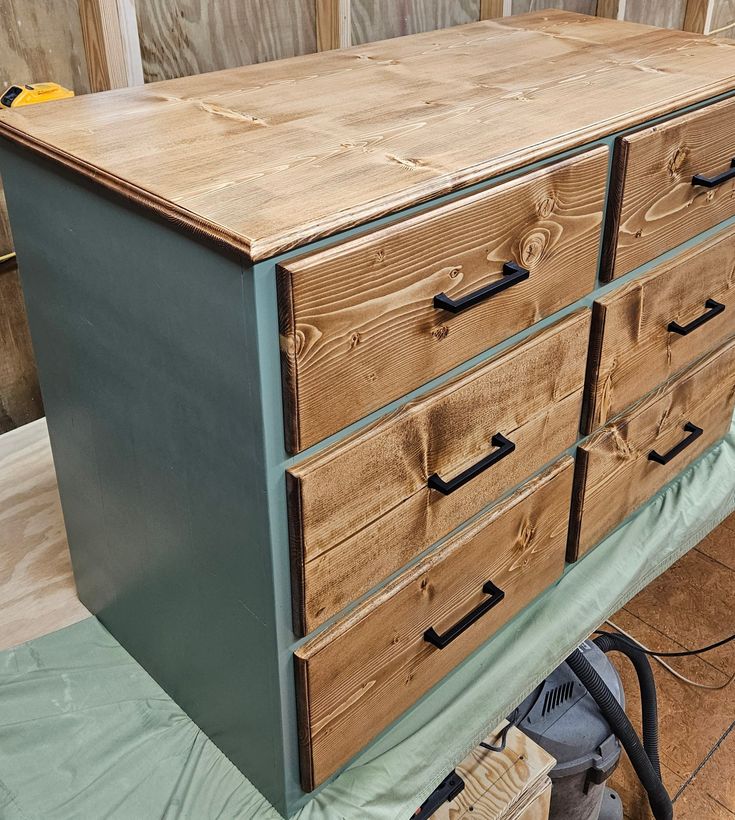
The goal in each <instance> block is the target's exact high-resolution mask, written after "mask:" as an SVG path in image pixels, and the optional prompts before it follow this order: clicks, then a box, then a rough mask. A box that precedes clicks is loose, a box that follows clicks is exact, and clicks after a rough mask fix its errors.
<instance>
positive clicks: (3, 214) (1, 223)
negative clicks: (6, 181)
mask: <svg viewBox="0 0 735 820" xmlns="http://www.w3.org/2000/svg"><path fill="white" fill-rule="evenodd" d="M12 250H13V238H12V236H11V235H10V223H9V222H8V212H7V210H6V207H5V193H4V191H3V181H2V179H0V257H2V256H5V254H7V253H10V252H11V251H12Z"/></svg>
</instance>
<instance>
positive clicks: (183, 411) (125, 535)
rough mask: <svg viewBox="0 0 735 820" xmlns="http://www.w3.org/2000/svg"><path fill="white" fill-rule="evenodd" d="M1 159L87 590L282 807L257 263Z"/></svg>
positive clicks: (57, 176)
mask: <svg viewBox="0 0 735 820" xmlns="http://www.w3.org/2000/svg"><path fill="white" fill-rule="evenodd" d="M0 169H1V172H2V176H3V180H4V183H5V187H6V190H7V194H8V200H9V202H10V211H11V218H12V221H13V231H14V236H15V240H16V245H17V249H18V256H19V259H20V261H21V269H22V279H23V287H24V291H25V298H26V301H27V306H28V313H29V320H30V324H31V328H32V336H33V343H34V347H35V352H36V356H37V358H38V362H39V368H40V371H41V381H42V390H43V395H44V400H45V403H46V408H47V413H48V424H49V431H50V436H51V442H52V447H53V453H54V461H55V464H56V469H57V473H58V480H59V489H60V493H61V498H62V506H63V511H64V519H65V522H66V527H67V531H68V535H69V543H70V546H71V552H72V561H73V565H74V572H75V576H76V580H77V585H78V589H79V595H80V597H81V599H82V601H83V602H84V603H85V604H86V605H87V606H88V607H89V609H90V610H91V611H92V612H94V613H95V614H96V615H98V617H99V618H100V620H101V621H102V623H103V624H104V625H105V626H107V627H108V628H109V630H110V631H111V632H112V633H113V634H114V635H115V636H116V637H117V638H118V639H119V640H120V642H121V643H122V644H123V645H124V646H125V647H126V648H128V649H129V651H130V652H131V654H133V655H134V656H135V658H136V659H137V660H138V661H139V662H140V663H141V665H142V666H143V667H145V668H146V669H147V670H149V671H150V673H151V674H152V675H153V677H154V678H156V680H158V682H159V683H161V684H162V685H163V687H164V688H165V689H166V690H167V692H168V693H169V694H170V695H171V696H172V697H173V698H174V700H176V701H177V702H178V703H179V704H180V705H181V706H182V707H183V708H184V709H185V710H186V711H187V712H188V714H189V715H190V716H191V717H192V718H193V719H194V720H195V722H197V723H198V724H199V725H200V726H201V727H202V728H203V729H204V731H205V732H206V733H207V734H208V735H209V736H210V737H211V738H212V739H213V740H214V741H215V742H216V743H217V745H219V746H220V748H221V749H222V750H223V751H224V752H225V753H226V754H227V755H228V757H229V758H230V759H231V760H232V761H233V763H235V764H236V765H237V766H238V767H239V768H240V769H242V770H243V771H245V772H247V775H248V777H249V778H250V779H251V780H252V782H253V783H254V784H255V785H256V786H257V787H258V788H259V789H260V790H261V791H262V792H263V794H264V795H266V796H267V797H268V798H269V799H270V800H271V802H272V803H273V804H274V805H275V806H276V808H278V809H279V810H280V811H281V812H283V813H286V812H287V811H288V806H287V798H286V786H285V779H286V778H288V777H289V775H290V779H291V783H292V786H291V791H292V797H293V795H294V794H295V792H294V791H293V790H294V789H295V787H296V784H297V779H298V772H297V771H292V772H287V766H286V765H285V764H284V745H285V744H284V738H283V732H282V726H283V721H282V715H281V698H282V690H283V688H284V687H283V685H282V681H281V680H280V676H281V673H282V672H283V670H282V669H280V668H279V666H280V665H279V658H278V652H277V647H278V645H279V640H278V638H277V636H276V629H277V626H276V613H275V609H276V603H275V597H274V588H273V577H274V573H273V567H272V561H271V547H270V532H269V519H268V512H267V510H268V505H267V499H266V492H267V490H266V487H265V484H264V476H265V467H264V443H263V418H262V414H261V409H260V408H261V402H260V401H259V400H258V391H259V385H260V374H259V372H258V368H259V361H258V353H257V339H256V336H257V327H256V321H255V298H254V295H253V289H254V284H255V280H254V277H253V276H252V275H251V271H250V269H249V268H243V266H242V263H241V262H240V261H239V260H237V259H235V258H228V257H227V256H225V255H223V254H222V253H218V252H217V251H215V250H214V249H212V248H211V247H208V246H206V245H204V244H201V243H199V242H197V241H196V240H195V239H193V238H192V237H191V235H190V234H186V233H183V232H181V231H180V230H178V229H177V227H176V226H175V225H173V224H171V223H167V222H165V221H163V220H157V219H153V218H151V217H149V216H146V215H145V214H144V213H143V212H142V211H140V210H136V209H134V208H133V207H129V206H127V205H126V204H125V203H124V202H123V201H122V200H120V199H118V198H114V197H111V196H108V195H106V194H104V193H103V191H102V189H101V188H94V187H92V186H91V185H90V184H88V183H86V182H84V181H83V180H82V179H80V178H79V177H75V176H72V175H69V174H67V173H65V172H64V171H61V170H59V169H58V168H53V167H52V166H50V165H48V164H47V163H45V162H39V161H38V159H35V158H31V157H29V156H28V155H26V154H24V153H23V152H22V151H20V150H18V149H15V148H10V147H9V146H8V145H7V144H5V143H3V144H2V145H0ZM273 343H274V344H276V345H277V338H276V339H274V340H273ZM285 547H286V545H284V548H285ZM288 618H290V613H286V614H285V617H284V620H286V619H288ZM280 643H283V641H281V642H280ZM286 688H287V689H288V686H286ZM294 731H295V730H294ZM292 744H293V745H295V738H294V739H293V740H292ZM294 757H295V756H294Z"/></svg>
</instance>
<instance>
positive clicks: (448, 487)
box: [427, 433, 516, 495]
mask: <svg viewBox="0 0 735 820" xmlns="http://www.w3.org/2000/svg"><path fill="white" fill-rule="evenodd" d="M490 443H491V444H492V445H493V447H497V448H498V449H497V450H493V452H492V453H490V455H487V456H485V458H483V459H481V460H480V461H478V462H477V463H476V464H473V465H472V466H471V467H468V468H467V469H466V470H465V471H464V472H463V473H460V474H459V475H458V476H455V477H454V478H452V479H450V480H449V481H445V480H444V479H443V478H441V477H440V476H439V475H437V473H433V474H432V475H430V476H429V480H428V482H427V484H428V486H429V488H430V489H432V490H436V491H437V492H440V493H441V494H442V495H449V494H450V493H453V492H454V491H455V490H458V489H459V488H460V487H462V486H464V485H465V484H466V483H467V482H468V481H471V480H472V479H473V478H474V477H475V476H478V475H480V473H482V472H484V471H485V470H487V468H488V467H492V466H493V464H497V463H498V462H499V461H500V460H501V459H503V458H505V457H506V456H509V455H510V454H511V453H512V452H513V450H515V448H516V446H515V444H514V443H513V442H512V441H510V439H507V438H506V437H505V436H504V435H503V434H502V433H496V434H495V435H494V436H493V437H492V439H491V440H490Z"/></svg>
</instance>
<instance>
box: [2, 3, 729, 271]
mask: <svg viewBox="0 0 735 820" xmlns="http://www.w3.org/2000/svg"><path fill="white" fill-rule="evenodd" d="M524 23H525V28H523V27H522V26H523V25H524ZM566 24H569V25H572V26H577V27H582V28H584V27H585V26H589V27H590V30H591V31H592V32H596V31H604V30H605V24H604V23H600V18H589V17H585V16H584V15H574V14H571V13H566V12H552V11H548V12H544V13H541V12H537V13H532V14H530V15H528V16H526V17H525V18H508V19H506V20H501V21H499V22H493V23H490V22H481V23H473V24H470V25H469V26H464V27H458V29H454V30H451V29H450V30H447V31H448V32H449V33H448V34H443V33H438V34H436V33H431V35H430V36H427V35H414V36H413V38H414V39H413V40H412V44H413V43H414V42H417V43H418V42H420V43H422V44H423V43H424V42H427V43H430V44H432V43H433V42H434V41H435V40H436V41H439V42H440V43H441V44H442V45H443V44H445V43H447V42H449V43H450V46H451V47H452V48H454V47H456V44H455V43H453V42H452V40H451V39H450V38H458V37H460V36H462V37H465V40H466V39H467V38H468V37H471V32H475V31H477V32H481V33H482V34H484V35H485V34H487V32H488V31H492V32H493V33H494V34H496V35H497V36H496V37H495V39H498V38H500V39H501V40H508V39H513V38H514V37H515V38H517V37H524V38H526V39H529V40H531V41H532V43H534V44H536V43H538V44H542V45H544V46H546V45H548V41H549V39H551V40H552V41H554V42H559V43H564V44H565V45H569V44H570V43H576V44H577V47H578V52H581V53H582V54H584V53H585V52H590V53H592V55H593V61H592V62H591V63H590V64H589V67H590V71H589V72H588V74H589V76H592V77H594V78H596V79H597V78H598V75H600V73H601V72H602V73H605V72H608V73H609V72H611V71H616V70H617V71H630V70H632V71H640V72H641V80H640V82H639V83H638V85H639V87H641V88H642V87H643V86H645V84H646V83H649V84H650V83H652V82H655V83H659V82H660V83H664V82H666V73H667V72H666V71H659V70H658V69H656V68H655V67H653V68H652V71H651V73H653V74H654V75H655V74H656V72H657V71H659V73H660V75H661V77H662V79H661V80H658V79H655V80H651V78H650V77H648V76H644V75H645V71H646V70H647V69H642V67H641V66H642V64H643V63H645V60H646V59H649V58H646V57H645V56H644V57H641V56H640V50H643V51H644V54H645V50H646V49H649V50H650V49H653V48H658V49H659V52H660V51H661V50H662V49H663V54H662V53H657V54H656V57H658V58H659V59H660V58H661V57H662V56H663V55H664V54H665V55H666V56H668V57H672V56H675V57H676V59H678V60H681V59H682V58H681V57H680V56H679V55H678V54H677V52H679V51H682V49H683V48H684V47H685V46H688V47H691V48H693V49H695V50H697V51H698V52H699V53H700V54H701V53H703V52H702V51H701V49H702V48H706V49H713V48H717V49H727V47H728V46H729V45H730V44H728V43H723V42H720V41H712V40H705V39H704V38H700V37H698V36H696V35H691V34H683V33H680V32H676V33H675V32H671V31H668V32H661V31H660V30H657V29H655V28H653V27H647V26H639V25H638V24H632V23H616V24H615V25H616V26H618V28H617V29H616V33H618V34H622V33H623V32H624V33H625V36H624V37H621V38H620V39H619V41H618V42H616V44H615V47H613V46H610V45H609V44H608V43H607V42H606V41H602V42H601V43H600V42H596V41H594V40H591V39H585V37H584V36H575V35H574V34H572V35H569V34H568V33H566V32H564V31H560V30H557V28H555V27H559V26H563V25H566ZM499 29H503V31H502V34H499V33H498V30H499ZM421 38H423V39H421ZM409 39H410V38H409ZM478 39H479V38H478ZM482 39H483V40H484V39H487V38H486V37H483V38H482ZM491 39H493V38H491ZM471 42H472V43H474V42H475V40H471ZM463 44H466V43H465V42H464V41H463ZM579 44H582V45H579ZM399 47H400V45H399V46H396V45H395V42H391V41H385V42H383V43H380V44H376V45H374V46H372V47H370V48H363V47H356V48H354V49H352V50H350V51H348V52H338V53H337V54H342V55H343V56H344V55H345V54H347V55H349V56H356V57H357V58H360V57H362V56H363V54H367V55H368V57H369V55H370V54H372V53H373V52H375V53H377V54H381V53H382V52H387V53H388V55H390V54H391V53H393V52H392V51H391V50H395V49H396V48H399ZM621 49H631V50H632V53H630V54H627V55H626V56H625V57H618V56H617V55H618V53H619V51H620V50H621ZM636 49H639V51H638V53H636V51H635V50H636ZM427 53H429V54H430V56H434V52H432V49H429V50H428V52H427ZM458 53H459V52H458ZM324 54H325V55H330V54H331V56H327V57H324V56H319V58H318V59H315V58H314V56H313V55H307V56H305V57H297V58H292V59H291V60H288V61H284V65H285V67H286V68H287V69H288V68H291V67H293V66H299V65H303V66H311V65H322V64H324V63H325V62H326V64H328V61H329V60H334V59H339V58H338V57H335V55H334V53H330V52H325V53H324ZM422 54H423V52H422ZM401 56H402V55H401ZM572 56H573V57H575V58H576V57H577V54H576V53H575V54H573V55H572ZM650 59H654V58H650ZM705 59H707V60H709V55H705ZM565 60H566V61H567V62H568V63H570V65H569V72H570V73H571V72H573V71H574V70H575V69H576V71H577V73H578V72H579V71H580V70H581V71H584V70H585V66H584V65H583V66H582V67H581V68H580V67H578V66H576V65H574V63H573V60H572V57H571V56H570V54H568V53H565V54H563V55H562V56H561V57H560V58H559V61H560V62H562V63H564V61H565ZM595 60H596V61H595ZM299 61H301V62H299ZM367 61H368V60H361V62H367ZM375 62H380V61H379V60H376V61H375ZM537 62H539V63H542V64H543V68H545V69H547V70H548V65H549V59H548V56H547V58H546V59H541V60H538V61H537ZM554 62H555V61H554V60H551V63H554ZM286 64H287V65H286ZM264 65H266V66H267V65H268V64H264ZM565 65H566V63H565ZM677 65H678V64H677ZM690 65H691V64H690ZM700 65H701V63H700ZM695 68H696V64H695ZM539 70H540V69H539ZM238 71H240V73H239V74H238ZM268 71H269V69H267V68H266V69H263V68H262V67H261V68H259V67H253V70H234V71H225V72H219V73H218V75H217V76H218V77H219V80H220V82H223V83H224V82H225V81H226V80H229V79H230V78H235V77H239V76H243V77H245V76H247V77H253V78H255V77H258V76H266V78H267V77H268ZM337 73H338V74H344V73H345V72H343V71H341V72H337ZM333 75H334V76H336V74H335V73H334V72H333ZM203 76H204V77H207V76H208V75H203ZM375 76H376V75H374V74H373V75H370V77H371V78H373V79H375ZM377 76H378V77H380V76H381V75H377ZM542 76H543V75H542ZM571 76H572V77H574V74H573V73H572V74H571ZM686 77H687V78H689V77H690V75H686ZM563 79H564V75H562V76H561V77H560V78H559V81H558V82H559V84H560V85H562V84H563ZM296 80H297V81H298V80H299V78H298V77H297V78H296ZM213 81H214V80H212V79H211V78H210V79H205V80H200V81H199V84H198V85H195V86H194V90H196V88H197V87H200V86H202V85H203V86H204V88H203V91H204V93H206V83H208V82H213ZM734 81H735V72H733V73H732V74H729V75H726V76H724V77H721V78H720V79H718V80H715V81H702V80H700V79H699V76H698V75H694V79H689V81H688V83H684V87H685V90H683V91H680V90H679V87H678V86H677V87H676V89H675V93H673V94H672V92H671V91H665V93H664V94H663V95H661V94H660V93H658V94H657V91H658V87H657V86H651V90H650V91H646V92H645V93H646V94H648V96H647V97H645V98H644V100H643V101H642V102H640V103H639V105H638V106H637V107H633V108H632V109H626V110H623V111H621V112H620V113H619V114H616V115H615V116H612V117H610V118H608V119H607V120H603V121H601V120H599V119H597V120H595V121H594V122H592V123H591V124H590V122H589V120H590V117H587V118H586V119H583V120H582V121H581V124H580V125H579V126H578V127H577V128H576V130H575V129H572V130H571V131H569V132H568V133H567V134H566V135H563V136H562V137H559V135H558V132H557V131H553V130H549V131H548V132H547V133H548V134H553V136H543V135H542V136H541V137H539V138H538V139H537V140H536V141H535V142H531V143H530V144H529V145H527V146H524V147H522V148H513V147H509V148H507V149H501V150H504V153H501V154H499V155H498V156H496V157H495V158H494V159H492V160H487V159H480V160H479V161H477V162H470V164H469V165H461V166H460V165H456V164H451V163H450V164H449V165H448V166H447V167H448V169H449V170H447V171H446V172H444V173H443V174H442V175H440V176H437V177H432V178H430V179H429V180H428V181H426V182H422V183H420V184H415V185H412V186H410V187H405V186H404V187H402V188H397V189H393V190H391V192H390V193H386V194H377V195H376V196H373V197H372V198H369V199H367V200H366V199H365V198H364V197H363V198H362V199H360V200H359V201H357V200H355V201H353V202H351V203H345V205H344V206H343V207H342V208H341V210H337V211H336V213H335V212H334V211H332V212H331V213H330V214H320V215H319V216H315V217H314V219H313V220H311V221H309V219H306V221H301V222H299V223H298V226H296V227H284V228H281V229H276V228H274V229H273V231H272V232H271V233H270V234H268V232H267V231H266V232H264V233H263V234H262V235H261V234H259V232H258V231H250V230H248V229H247V227H244V228H242V229H240V228H235V227H232V226H229V227H228V226H227V225H225V224H224V222H223V221H221V220H219V219H213V218H211V215H210V216H205V215H204V211H206V210H207V209H206V208H202V212H201V213H198V212H197V209H196V208H193V207H187V205H186V197H185V196H179V197H177V196H174V195H171V194H169V195H166V194H164V193H163V192H161V193H157V192H156V189H155V186H152V185H150V184H148V183H146V182H143V181H142V180H141V182H140V184H138V183H132V182H130V181H123V180H121V179H120V177H119V175H118V174H117V173H116V172H113V171H108V170H106V169H105V168H103V167H101V166H100V164H99V163H97V164H95V162H93V161H88V160H85V159H83V158H82V156H81V153H83V152H79V153H80V156H78V157H77V156H75V155H73V153H72V152H70V151H66V150H65V149H64V148H63V147H62V146H60V145H57V146H56V147H54V146H53V144H52V143H53V140H51V139H45V138H44V137H43V135H38V136H35V137H31V136H30V131H33V128H30V131H29V133H28V134H27V135H26V136H25V137H24V136H23V135H22V133H21V132H22V131H23V130H24V129H23V127H22V124H23V123H24V122H30V121H31V120H33V121H35V117H34V116H32V115H30V114H25V115H24V117H25V118H26V119H25V120H24V119H23V118H21V119H18V120H17V121H16V122H18V123H21V125H15V124H11V122H9V121H8V120H7V118H5V117H3V118H0V133H1V132H4V136H5V137H6V138H9V139H11V140H15V141H17V142H20V143H22V144H23V145H24V146H25V148H27V149H31V150H33V151H35V152H36V153H41V154H45V155H48V156H50V157H51V158H52V159H54V160H55V161H56V162H60V163H61V164H65V165H68V166H72V167H74V168H75V170H76V171H78V172H79V173H81V174H83V175H86V176H88V177H91V178H92V179H94V180H96V181H97V182H98V183H101V184H103V185H104V186H106V187H108V188H112V189H113V190H117V192H118V193H121V194H123V195H124V196H127V197H128V198H130V199H133V200H135V201H137V202H139V203H141V204H144V203H145V202H146V201H147V200H150V201H149V202H148V204H149V205H150V207H151V208H152V209H153V210H154V211H156V212H160V213H163V214H164V215H166V216H168V217H169V218H174V219H175V220H176V221H177V222H178V224H181V225H182V226H188V227H189V228H192V229H194V231H195V233H199V234H202V235H209V236H210V237H211V238H213V239H215V240H216V241H219V242H224V243H225V244H228V245H230V246H231V247H233V248H235V249H236V250H237V251H239V252H241V253H244V254H246V255H249V256H250V258H251V259H253V260H254V261H255V260H260V259H265V258H268V257H270V256H273V255H276V254H277V253H279V252H281V251H283V250H286V249H288V248H292V247H296V246H300V245H303V244H305V242H308V241H309V240H311V239H314V238H316V237H318V236H326V235H331V234H334V233H335V232H338V231H339V230H341V229H345V228H348V227H350V226H354V225H356V224H363V223H365V222H368V221H371V220H372V219H374V218H376V217H379V216H380V215H384V214H389V213H391V214H392V213H395V212H396V211H399V210H401V209H403V208H406V207H409V206H411V205H415V204H418V203H421V202H426V201H427V200H428V199H431V198H435V197H437V196H439V195H441V194H444V193H447V192H451V191H454V190H457V189H459V188H463V187H467V186H469V185H471V184H473V183H477V182H480V181H485V180H487V179H490V178H492V177H494V176H497V175H499V174H501V173H504V172H506V171H509V170H512V169H516V168H519V167H521V166H523V165H524V164H527V163H529V162H530V161H531V160H533V159H536V160H538V159H541V158H549V157H551V156H553V155H554V154H557V153H559V152H560V151H563V150H566V149H569V148H572V147H576V146H579V145H581V144H585V143H587V142H590V141H592V140H594V139H597V138H600V137H603V136H606V135H608V134H610V133H611V132H614V131H616V130H618V129H621V128H627V127H630V126H632V125H638V124H642V123H643V122H645V121H647V120H650V119H651V118H652V117H654V116H660V115H663V114H666V113H671V112H674V111H676V110H678V109H681V108H683V107H686V106H687V105H690V104H692V103H697V102H702V101H705V100H707V99H709V98H711V97H714V96H716V95H717V94H718V93H721V92H723V91H726V90H731V89H732V85H733V82H734ZM679 85H681V83H680V84H679ZM186 87H187V86H186V85H185V84H184V83H183V82H182V81H181V80H179V81H170V82H168V83H164V84H162V85H156V84H154V85H151V86H149V87H148V88H147V91H146V92H136V93H138V94H147V95H149V96H146V97H143V98H141V97H140V96H138V97H135V96H133V97H129V95H127V94H126V93H125V92H123V93H122V94H120V93H118V92H110V94H113V95H116V96H115V99H116V100H124V99H128V98H130V99H133V100H136V99H146V100H149V99H150V98H153V99H156V98H155V97H154V96H153V95H156V94H158V95H160V96H159V98H158V99H159V100H163V101H166V102H171V93H169V94H168V96H166V94H167V91H168V89H169V88H171V89H179V88H186ZM687 88H688V89H689V90H686V89H687ZM667 94H668V96H667ZM506 96H507V95H506ZM511 96H512V95H511ZM662 97H663V99H662ZM175 99H178V98H175ZM497 99H500V100H501V101H502V100H505V99H506V97H500V98H497V97H491V98H490V102H497ZM178 101H179V102H181V100H178ZM70 103H72V104H73V103H75V101H74V100H72V101H70ZM187 104H188V101H187ZM486 104H487V102H486ZM503 105H505V106H506V108H507V104H506V103H505V102H504V103H503ZM215 107H216V106H215ZM80 110H82V111H84V110H85V109H84V108H81V109H80ZM204 110H205V111H209V109H208V108H206V107H205V109H204ZM513 110H514V109H513ZM510 111H511V109H508V112H507V113H510ZM235 113H238V112H235ZM240 113H242V112H240ZM500 113H502V111H501V112H500ZM210 115H211V116H214V115H215V114H212V113H211V112H210ZM496 115H497V112H496ZM225 119H227V118H225ZM236 119H237V118H236ZM218 125H219V123H218ZM338 137H339V134H335V139H337V138H338ZM269 138H270V137H269ZM62 141H63V140H62ZM247 144H249V143H245V145H247ZM477 156H478V157H479V156H480V154H478V155H477ZM419 167H421V165H420V163H419ZM190 199H191V200H192V201H194V200H196V196H195V195H192V196H191V197H190ZM178 200H183V201H181V202H179V201H178ZM316 226H318V227H316Z"/></svg>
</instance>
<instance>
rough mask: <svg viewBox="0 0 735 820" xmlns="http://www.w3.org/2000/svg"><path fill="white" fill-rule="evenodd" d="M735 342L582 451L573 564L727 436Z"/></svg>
mask: <svg viewBox="0 0 735 820" xmlns="http://www.w3.org/2000/svg"><path fill="white" fill-rule="evenodd" d="M734 404H735V341H731V342H728V343H727V344H726V345H724V346H722V347H720V348H719V349H718V350H716V351H715V352H714V353H712V354H710V355H709V356H705V357H703V358H701V359H699V360H698V361H697V362H695V363H694V364H693V365H692V366H691V367H690V368H688V369H687V370H685V371H684V372H683V373H682V374H680V375H679V376H678V377H677V378H675V379H671V380H670V381H668V382H665V383H664V384H663V385H661V387H659V388H658V390H656V391H654V392H653V393H652V394H651V395H650V396H648V397H646V398H645V399H643V400H642V401H640V402H638V403H637V404H635V405H633V407H631V409H630V410H629V411H628V412H627V413H625V414H624V415H623V416H621V417H620V418H618V419H617V420H615V421H613V422H611V423H610V424H608V425H606V426H605V427H603V428H602V430H600V431H599V432H598V433H596V434H595V435H593V436H591V437H590V438H589V439H587V441H585V442H584V443H583V444H581V445H580V446H579V448H578V449H577V465H576V470H575V476H574V492H573V499H572V514H571V520H570V526H569V546H568V551H567V557H568V559H569V560H570V561H575V560H576V559H577V558H579V557H580V556H582V555H584V553H586V552H588V551H589V550H590V549H591V548H592V547H594V546H595V545H596V544H597V543H598V542H599V541H600V540H601V539H602V538H603V537H604V536H605V535H607V533H609V532H610V530H612V529H614V528H615V527H616V526H617V525H618V524H620V523H621V522H622V521H623V520H624V519H625V518H627V517H628V515H630V514H631V513H632V512H634V511H635V510H636V509H637V508H638V507H640V506H641V505H642V504H643V503H644V502H645V501H647V500H648V499H649V498H650V497H651V496H652V495H654V494H655V493H656V492H657V491H658V490H659V489H661V487H663V486H664V485H665V484H667V483H668V482H669V481H671V480H672V479H673V478H675V476H676V475H677V474H678V473H680V472H681V471H682V470H683V469H684V468H685V467H686V466H687V465H689V464H690V463H691V462H692V461H694V459H696V458H697V457H698V456H699V455H701V454H702V453H703V452H704V451H705V450H707V449H708V448H709V447H711V446H712V445H713V444H714V443H715V442H717V441H718V440H719V439H721V438H722V437H723V436H724V435H725V434H726V433H727V431H728V429H729V427H730V423H731V420H732V415H733V405H734Z"/></svg>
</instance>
